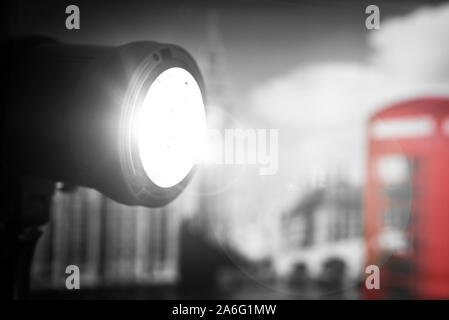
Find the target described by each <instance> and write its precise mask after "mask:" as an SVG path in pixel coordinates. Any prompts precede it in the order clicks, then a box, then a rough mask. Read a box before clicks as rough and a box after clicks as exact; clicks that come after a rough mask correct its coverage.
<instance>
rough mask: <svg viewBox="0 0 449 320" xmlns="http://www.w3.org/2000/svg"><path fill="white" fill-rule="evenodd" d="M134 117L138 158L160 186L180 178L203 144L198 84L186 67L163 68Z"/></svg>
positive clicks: (166, 185)
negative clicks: (136, 116)
mask: <svg viewBox="0 0 449 320" xmlns="http://www.w3.org/2000/svg"><path fill="white" fill-rule="evenodd" d="M136 120H137V132H136V133H137V145H138V150H139V156H140V160H141V162H142V166H143V168H144V170H145V173H146V174H147V175H148V177H149V178H150V180H151V181H152V182H153V183H155V184H156V185H157V186H159V187H162V188H169V187H173V186H175V185H176V184H178V183H179V182H181V181H182V180H183V179H184V178H185V177H186V176H187V175H188V174H189V172H190V170H191V169H192V168H193V166H194V164H195V162H196V161H197V158H198V156H199V155H200V152H201V147H202V146H203V141H204V134H205V130H206V114H205V109H204V103H203V98H202V94H201V90H200V87H199V85H198V83H197V82H196V80H195V78H194V77H193V76H192V75H191V74H190V73H189V72H188V71H186V70H185V69H182V68H170V69H167V70H165V71H163V72H162V73H161V74H160V75H159V76H158V77H157V78H156V79H155V81H154V82H153V83H152V84H151V86H150V88H149V90H148V92H147V94H146V96H145V98H144V101H143V105H142V107H141V109H140V112H139V114H138V118H137V119H136Z"/></svg>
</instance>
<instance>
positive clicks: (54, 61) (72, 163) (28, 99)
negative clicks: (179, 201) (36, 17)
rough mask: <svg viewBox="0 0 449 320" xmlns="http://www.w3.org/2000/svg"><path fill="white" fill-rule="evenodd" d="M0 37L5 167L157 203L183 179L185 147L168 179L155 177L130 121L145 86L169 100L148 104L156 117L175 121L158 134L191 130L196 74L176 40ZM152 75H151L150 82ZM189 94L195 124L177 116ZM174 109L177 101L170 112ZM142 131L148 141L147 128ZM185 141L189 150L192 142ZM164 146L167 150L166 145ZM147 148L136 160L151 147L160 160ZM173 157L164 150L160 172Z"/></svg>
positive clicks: (198, 101) (130, 200) (200, 92)
mask: <svg viewBox="0 0 449 320" xmlns="http://www.w3.org/2000/svg"><path fill="white" fill-rule="evenodd" d="M9 46H10V47H11V46H12V47H14V48H15V49H14V50H13V51H12V52H13V54H12V55H11V56H10V58H9V62H8V69H9V79H8V81H7V83H8V88H7V92H8V97H7V101H8V102H7V104H6V106H5V108H4V124H3V129H4V132H3V143H4V151H5V152H4V159H5V161H6V165H7V166H8V167H10V168H11V169H14V170H16V171H17V172H19V173H20V174H27V175H32V176H38V177H41V178H45V179H48V180H52V181H62V182H67V183H71V184H76V185H81V186H87V187H91V188H95V189H97V190H99V191H100V192H102V193H104V194H106V195H107V196H109V197H110V198H112V199H114V200H116V201H118V202H121V203H124V204H128V205H143V206H149V207H158V206H163V205H165V204H167V203H168V202H170V201H171V200H172V199H174V198H175V197H176V196H177V195H178V194H179V193H180V192H181V191H182V190H183V189H184V188H185V186H186V184H187V183H188V181H189V179H190V177H191V175H192V172H193V171H194V167H195V165H194V163H192V157H191V156H190V157H189V158H188V159H187V160H186V161H188V162H189V163H187V164H186V165H185V166H183V167H182V169H181V170H179V172H178V173H177V177H176V179H177V180H176V179H174V180H173V179H172V180H170V181H168V180H167V181H168V182H167V183H166V182H163V183H161V182H160V181H163V180H161V179H159V178H158V179H159V182H158V180H157V179H156V176H154V175H153V176H152V174H151V173H150V174H149V171H148V169H147V168H146V166H145V163H143V161H142V159H143V156H144V155H143V153H142V152H141V151H142V150H141V149H142V147H141V144H142V142H139V141H141V140H139V141H137V139H136V131H135V130H134V128H133V126H135V124H136V123H137V122H138V121H142V119H140V118H141V117H142V112H143V111H142V109H143V105H145V104H147V103H150V102H151V101H156V100H155V99H156V98H154V99H152V98H151V97H150V98H147V95H148V94H149V92H150V91H151V92H153V91H154V92H156V93H154V94H155V95H157V97H158V98H157V99H162V98H163V97H168V98H169V100H170V101H169V102H167V103H165V102H162V103H161V104H162V106H161V107H160V108H159V109H158V110H162V112H164V114H163V115H162V116H161V119H167V121H171V122H173V123H172V128H173V126H179V127H180V130H183V131H181V132H179V133H177V135H173V136H172V135H171V134H170V132H168V131H167V132H165V131H164V137H165V139H166V140H167V139H175V140H176V139H177V138H179V137H182V136H186V135H187V136H189V134H190V132H191V131H192V130H193V131H195V133H194V135H193V136H192V137H193V138H192V139H193V140H195V139H200V138H201V137H200V135H201V130H203V128H202V127H201V126H202V125H203V122H204V126H205V118H204V116H205V115H204V103H203V98H202V97H204V96H205V92H204V84H203V80H202V77H201V74H200V71H199V69H198V67H197V65H196V63H195V61H194V60H193V58H192V57H191V56H190V55H189V54H188V53H187V52H186V51H185V50H184V49H182V48H180V47H178V46H174V45H168V44H162V43H157V42H136V43H131V44H127V45H124V46H119V47H105V46H86V45H70V44H63V43H59V42H56V41H53V40H49V39H44V38H27V39H16V40H15V41H14V42H10V44H9ZM175 74H181V77H179V79H178V78H177V75H175ZM164 79H168V80H167V81H172V80H173V81H176V86H175V87H173V90H171V89H170V87H169V88H168V89H167V88H166V87H165V89H157V86H159V87H160V88H162V87H161V86H162V85H163V84H161V82H162V81H164ZM170 79H172V80H170ZM154 83H158V84H157V85H155V86H154V87H153V85H154ZM184 86H185V87H184ZM152 88H153V89H152ZM157 90H159V91H157ZM180 91H181V92H180ZM189 92H191V93H193V95H191V96H190V95H189V94H188V93H189ZM192 97H193V98H192ZM189 99H193V100H194V101H193V100H192V101H191V100H189ZM148 101H150V102H148ZM189 103H190V104H191V105H192V109H193V111H194V112H195V121H196V120H198V121H197V122H196V123H197V124H199V125H196V124H195V125H194V124H188V125H184V124H185V121H189V120H188V119H185V116H186V114H187V113H186V112H190V110H186V109H183V108H185V106H184V104H185V105H189ZM167 108H168V109H170V110H168V111H167V112H165V109H167ZM175 109H176V110H181V111H180V116H178V117H177V118H176V115H174V113H175V112H176V111H174V110H175ZM139 117H140V118H139ZM203 118H204V119H203ZM139 123H140V122H139ZM152 123H153V124H154V125H158V123H157V122H154V121H153V122H152ZM159 125H160V128H161V129H162V130H170V129H165V128H166V127H165V126H164V124H163V123H160V124H159ZM140 126H141V127H142V125H141V124H140ZM143 126H145V124H144V125H143ZM139 132H140V131H139ZM156 136H158V134H157V133H156ZM162 136H163V135H162V134H161V139H162ZM158 138H159V137H156V139H158ZM151 139H152V140H151V141H153V142H154V141H156V140H154V139H155V137H154V136H153V137H151ZM175 142H176V141H175ZM178 142H179V143H178V147H180V148H188V147H189V146H188V145H186V143H185V141H184V142H183V141H178ZM181 142H183V143H181ZM194 142H195V143H194V146H193V147H194V148H195V150H194V151H195V152H196V148H197V147H198V145H199V144H198V141H194ZM139 143H140V144H139ZM156 143H157V141H156ZM161 143H166V141H163V142H161ZM187 144H188V143H187ZM139 148H140V149H139ZM161 148H165V147H164V145H163V146H161ZM185 150H187V149H182V150H181V151H185ZM165 151H167V154H168V153H170V152H171V149H170V146H167V150H165V149H164V152H165ZM151 152H152V150H150V152H149V153H148V152H147V154H146V155H145V157H146V160H145V161H147V162H148V161H149V160H148V159H150V160H151V156H152V155H153V156H154V158H155V159H158V160H157V161H158V163H159V166H161V165H164V161H165V159H166V158H164V157H162V158H160V157H159V158H158V154H156V153H151ZM179 154H181V156H182V152H180V153H179ZM178 158H179V157H176V154H173V155H171V158H170V157H167V159H169V160H167V161H166V162H167V163H166V166H167V168H166V169H165V170H167V173H170V172H172V171H170V170H174V169H176V168H174V166H176V163H178V162H177V161H178V160H179V161H182V159H178ZM155 161H156V160H155ZM171 165H172V168H171V167H170V166H171ZM155 170H157V167H156V169H155ZM173 172H174V171H173Z"/></svg>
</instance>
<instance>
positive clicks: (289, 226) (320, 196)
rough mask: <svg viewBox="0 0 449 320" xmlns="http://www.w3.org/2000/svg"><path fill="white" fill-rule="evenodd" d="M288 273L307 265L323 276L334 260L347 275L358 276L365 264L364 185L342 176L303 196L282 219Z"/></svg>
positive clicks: (284, 262) (306, 269)
mask: <svg viewBox="0 0 449 320" xmlns="http://www.w3.org/2000/svg"><path fill="white" fill-rule="evenodd" d="M281 229H282V231H281V234H283V242H284V245H283V253H282V254H281V255H280V258H281V260H282V261H279V262H278V263H280V264H282V265H283V266H284V267H283V268H282V269H284V272H286V273H287V274H288V273H289V272H294V271H295V269H297V268H298V266H300V265H301V266H302V267H303V268H304V272H305V273H306V274H307V276H308V277H311V278H319V277H321V276H322V275H323V272H324V271H325V270H324V268H325V265H326V263H327V262H328V261H330V260H332V259H336V260H339V261H341V262H342V263H343V265H344V266H345V267H344V268H345V270H346V272H347V274H346V275H345V276H347V277H349V278H352V279H356V278H358V277H359V276H360V274H361V270H362V264H363V227H362V208H361V188H360V187H356V186H353V185H350V184H349V183H348V182H345V181H344V180H341V179H336V180H334V181H329V182H328V183H326V185H325V186H324V187H322V188H316V189H312V190H310V191H309V192H306V193H305V195H304V196H303V197H301V198H300V200H299V202H298V203H297V205H296V206H294V207H293V209H292V210H290V211H288V212H286V213H285V214H284V216H283V218H282V223H281Z"/></svg>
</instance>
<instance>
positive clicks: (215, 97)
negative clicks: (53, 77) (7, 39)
mask: <svg viewBox="0 0 449 320" xmlns="http://www.w3.org/2000/svg"><path fill="white" fill-rule="evenodd" d="M367 5H368V3H366V4H364V3H363V4H362V3H360V2H358V1H342V2H338V4H337V3H335V2H331V1H323V2H319V3H315V2H314V1H304V2H298V3H296V2H291V1H280V2H274V1H261V2H260V3H259V2H255V1H230V2H229V3H224V2H223V3H221V2H217V1H212V2H202V1H198V2H196V1H193V2H192V3H191V4H190V2H189V3H180V2H176V1H174V2H172V1H169V2H168V3H167V4H165V5H162V4H152V3H151V2H149V3H146V2H136V3H135V4H130V6H129V7H127V8H126V9H123V8H122V7H121V4H119V3H118V2H117V3H115V2H111V3H110V4H109V3H108V4H107V5H105V3H102V2H98V3H97V4H90V3H88V2H84V1H80V3H79V6H80V8H81V10H82V11H81V12H82V14H83V18H82V19H83V20H82V21H83V24H82V28H81V30H79V32H77V33H69V34H67V33H66V32H65V30H62V29H61V28H59V26H58V25H57V23H56V22H53V20H54V19H53V18H54V17H55V15H56V12H57V10H56V9H54V10H53V9H51V8H52V7H50V5H49V4H46V3H45V2H43V4H42V5H37V4H34V3H31V2H29V3H26V4H24V7H23V11H22V14H23V15H22V20H21V21H19V22H18V23H17V31H18V32H26V31H27V30H30V29H31V30H34V31H36V32H42V33H45V34H49V35H51V36H55V37H57V38H62V39H64V40H65V41H71V42H81V43H96V44H111V45H117V44H121V43H124V42H129V41H136V40H142V39H154V40H160V41H164V42H169V43H178V44H180V45H182V46H183V47H185V48H186V49H188V50H189V51H190V52H191V53H192V54H193V56H194V57H195V59H196V60H197V61H198V63H199V67H200V69H201V70H202V73H203V76H204V78H205V83H206V88H207V94H208V98H207V117H208V125H209V127H210V128H212V129H216V130H218V131H219V132H224V131H225V130H226V129H242V130H246V129H264V130H270V129H274V130H276V132H277V133H278V141H277V144H276V145H275V144H271V146H270V145H269V146H268V149H266V151H268V150H270V149H269V148H270V147H271V148H276V150H274V149H271V150H270V151H272V152H274V151H275V152H274V153H273V156H275V158H270V160H272V161H276V164H277V166H276V167H277V170H276V171H275V172H274V173H273V174H270V175H261V174H260V163H227V162H226V161H221V162H220V163H217V162H214V161H213V160H211V159H216V157H217V156H218V157H221V156H223V155H222V153H221V152H223V150H220V148H221V147H222V146H221V145H217V143H216V140H214V139H209V140H207V141H206V146H205V151H204V155H203V158H202V159H201V160H200V161H199V168H198V170H197V172H196V174H195V176H194V178H193V180H192V181H191V183H190V185H189V186H188V187H187V189H186V190H185V191H184V192H183V193H182V194H181V195H180V196H179V197H178V198H177V199H176V200H175V201H174V202H172V203H171V204H169V205H168V206H167V207H164V208H159V209H149V208H143V207H128V206H125V205H121V204H118V203H116V202H114V201H112V200H110V199H108V198H106V197H105V196H104V195H102V194H100V193H98V192H97V191H94V190H91V189H86V188H74V187H72V186H67V185H64V184H63V183H59V184H58V185H57V191H56V194H55V196H54V198H53V200H52V211H51V221H50V223H49V224H48V225H46V226H45V227H44V228H43V231H44V233H43V236H42V238H41V239H40V241H39V244H38V247H37V250H36V253H35V257H34V262H33V269H32V279H31V280H32V281H31V286H32V292H31V298H34V299H46V298H63V299H64V298H67V299H92V298H95V299H104V298H105V299H107V298H121V299H172V298H174V299H178V298H180V299H181V298H225V299H226V298H230V299H360V298H370V297H371V296H370V295H369V294H368V295H367V294H366V293H364V281H365V278H366V273H365V266H366V265H367V264H379V265H383V263H384V262H385V261H387V260H388V259H390V260H388V261H389V263H390V264H389V265H388V266H389V267H386V268H389V270H392V269H391V268H393V269H394V266H393V267H391V264H394V263H396V266H397V265H399V269H400V271H399V272H398V273H399V274H402V275H403V274H407V272H412V271H407V270H409V269H410V270H412V269H413V268H416V270H421V271H416V272H417V274H419V276H416V277H415V276H410V275H409V276H408V277H409V278H407V280H406V282H407V283H408V286H412V287H413V286H414V285H413V284H416V287H419V288H421V289H416V288H414V289H410V288H409V289H407V290H403V291H401V290H399V289H400V288H399V289H398V290H397V291H395V292H399V293H398V294H397V295H393V294H391V295H390V294H388V295H387V296H388V297H399V298H403V297H412V298H413V297H427V296H426V294H428V296H429V297H444V296H445V295H446V294H447V296H446V297H447V298H449V271H448V270H449V269H446V266H448V263H447V262H449V256H448V257H445V258H441V260H438V261H437V260H432V261H433V262H432V266H434V265H436V264H438V265H441V266H442V267H441V268H437V267H435V268H433V267H431V266H430V262H429V264H428V261H430V260H427V259H431V258H429V256H435V254H433V253H434V252H437V251H432V250H443V251H444V250H446V251H447V249H448V248H449V247H448V246H449V240H448V239H447V237H446V236H445V235H444V234H443V232H442V231H441V230H442V229H439V227H438V226H440V227H441V228H446V229H447V227H449V220H448V219H447V218H444V217H443V215H444V213H447V210H449V208H448V207H447V206H446V202H445V201H446V200H441V199H444V198H445V197H444V193H445V194H447V193H448V192H449V191H448V190H449V186H445V185H444V183H445V182H444V181H449V179H448V180H444V179H446V177H447V176H448V169H446V165H445V164H444V161H447V156H448V154H449V152H448V151H445V149H444V146H445V145H446V144H447V141H443V140H442V139H443V138H442V137H441V136H438V137H436V136H432V137H433V139H434V140H431V141H436V140H438V141H439V142H438V144H437V143H436V142H435V144H432V143H434V142H424V143H422V142H416V143H415V142H414V140H410V139H412V138H416V137H417V136H418V135H420V134H421V135H422V132H423V131H422V130H423V129H422V126H421V125H419V124H418V125H417V126H413V125H411V126H409V127H407V128H406V130H405V134H404V133H403V132H402V131H401V130H402V128H403V126H402V125H401V124H399V125H397V126H395V125H393V129H388V128H387V129H386V131H387V135H388V134H391V132H393V133H395V132H399V136H398V137H399V138H398V137H396V138H397V139H396V138H394V139H393V140H394V142H392V145H394V146H393V147H392V146H390V145H387V144H382V143H380V144H379V145H378V144H377V142H378V141H379V140H376V139H377V138H376V137H377V136H376V137H375V136H373V135H372V127H371V126H372V125H373V126H374V125H375V123H374V122H375V121H376V120H378V119H380V120H385V121H387V120H388V119H387V118H388V117H390V116H391V117H393V118H394V117H397V116H398V115H400V114H406V113H407V112H408V111H398V112H396V111H395V110H396V109H394V110H392V111H391V113H388V112H387V113H385V114H382V110H384V109H387V108H388V107H390V106H392V105H394V104H396V103H399V102H403V101H412V99H417V98H423V97H424V98H425V97H428V98H432V97H448V96H449V55H448V53H449V42H448V41H447V39H449V4H448V3H445V2H444V1H431V2H430V3H429V4H426V5H424V4H422V3H421V2H419V1H405V0H404V1H398V2H394V3H392V2H388V1H378V3H376V5H378V6H379V7H380V12H381V20H380V21H381V25H380V29H379V30H367V29H366V27H365V19H366V17H367V14H366V13H365V8H366V6H367ZM41 11H42V14H45V15H48V18H49V19H48V20H46V22H45V23H43V22H39V21H38V20H36V18H33V17H34V16H35V15H36V12H41ZM61 12H62V11H61ZM432 101H433V100H432ZM432 101H431V102H429V104H427V103H426V102H425V101H424V102H422V101H421V102H420V106H419V107H415V105H413V106H412V107H410V108H411V109H413V110H412V112H411V113H410V114H411V116H416V115H417V114H418V115H423V114H424V112H425V111H427V110H429V111H432V112H434V113H432V115H438V117H440V116H441V119H443V120H441V123H443V122H444V119H446V118H445V114H446V112H447V109H448V107H447V104H444V103H440V104H441V107H440V106H439V105H440V104H439V102H438V103H434V102H432ZM434 104H437V105H438V106H437V107H435V108H434V107H433V105H434ZM428 105H431V107H428ZM443 105H444V106H443ZM401 108H402V109H401V110H406V109H407V106H405V107H401ZM415 109H416V110H415ZM418 109H419V110H421V109H422V110H424V111H422V112H421V111H419V110H418ZM398 110H399V109H398ZM417 110H418V111H417ZM435 110H437V111H435ZM401 112H402V113H401ZM420 112H421V113H420ZM376 115H377V116H378V117H379V118H376V117H375V116H376ZM448 116H449V113H448ZM373 117H374V118H373ZM435 117H437V116H435ZM435 119H436V118H435ZM438 119H440V118H438ZM435 121H437V120H435ZM439 121H440V120H438V121H437V123H438V124H437V125H435V126H434V127H432V128H439V125H440V124H441V123H440V122H439ZM387 122H388V121H387ZM382 126H383V125H382ZM447 128H449V126H448V127H447ZM373 130H374V129H373ZM382 130H383V129H382ZM382 130H381V131H382ZM388 130H390V131H388ZM391 130H392V131H391ZM398 130H399V131H398ZM435 130H436V129H435ZM424 131H425V130H424ZM267 132H269V131H267ZM376 132H377V131H376ZM447 132H449V130H448V131H447ZM382 134H383V133H380V135H382ZM432 134H433V133H432ZM429 135H430V133H429ZM389 137H390V136H389ZM266 138H267V141H269V139H268V137H266ZM446 138H447V137H446ZM247 139H251V137H250V136H248V137H247ZM395 139H396V140H395ZM401 139H402V140H401ZM404 139H405V140H407V139H409V140H407V141H408V142H406V143H403V141H404ZM410 141H411V142H410ZM426 141H427V140H426ZM429 141H430V140H429ZM426 145H427V146H434V147H432V148H431V149H430V150H427V149H425V146H426ZM443 149H444V151H443ZM435 150H440V151H438V152H436V151H435ZM435 152H436V153H435ZM421 153H422V154H424V153H425V154H426V156H425V157H424V156H423V157H422V159H421V158H420V159H421V160H419V161H421V162H420V163H421V166H420V167H419V169H418V164H417V163H418V162H419V161H418V160H416V159H417V158H419V157H420V155H421ZM217 154H218V155H217ZM429 154H430V155H429ZM392 155H393V157H391V156H392ZM384 156H385V159H386V160H385V162H384V161H383V160H378V159H383V157H384ZM394 156H396V157H394ZM248 157H250V154H248ZM435 157H438V159H441V160H440V161H439V162H438V163H436V164H432V165H429V163H430V162H426V161H430V160H429V159H433V158H435ZM398 159H399V160H398ZM401 159H402V160H401ZM423 159H424V160H423ZM378 162H379V163H382V164H379V165H378ZM426 163H427V164H426ZM267 165H268V164H267ZM374 166H379V172H378V171H376V172H378V173H379V175H380V178H379V179H380V180H381V181H380V182H378V181H377V178H376V177H377V176H376V175H377V173H373V172H374V171H375V170H378V169H375V170H374V169H373V168H374ZM376 168H377V167H376ZM429 168H430V169H429ZM373 170H374V171H373ZM420 170H421V171H420ZM426 170H427V171H426ZM432 170H433V171H432ZM416 172H419V174H418V173H416ZM438 172H439V174H440V177H438ZM427 173H428V175H429V177H430V176H431V177H433V178H434V179H437V180H429V179H431V178H428V176H427ZM421 174H422V175H421ZM433 178H432V179H433ZM423 181H425V182H423ZM429 181H431V182H429ZM418 184H419V185H420V186H421V187H420V188H415V186H416V185H418ZM436 185H441V186H442V187H441V188H440V189H438V190H440V191H435V192H434V191H433V190H434V189H433V188H434V187H431V186H436ZM379 190H380V191H379ZM426 190H428V193H429V194H432V195H431V196H427V193H426ZM431 191H432V192H431ZM438 192H440V193H441V194H440V193H438ZM374 194H375V195H374ZM437 194H438V195H439V196H440V198H432V197H433V196H435V197H436V196H437ZM420 197H421V198H420ZM446 198H448V199H449V197H446ZM419 199H425V200H423V203H424V204H421V202H419V204H418V202H417V201H418V200H419ZM392 203H394V205H392ZM397 203H400V205H397ZM428 203H439V205H435V206H433V207H432V206H431V205H429V206H427V205H428ZM387 204H388V206H390V205H391V208H393V209H391V208H390V207H388V208H387V209H386V206H387ZM395 205H396V206H395ZM416 212H419V215H418V214H417V213H416ZM437 212H438V213H439V214H438V215H437V214H436V213H437ZM430 213H434V214H435V216H436V218H435V220H430V219H429V220H426V219H424V218H423V217H424V215H426V216H430ZM411 216H413V217H415V216H416V217H420V218H419V219H418V218H417V219H415V218H413V219H414V220H413V221H414V222H416V221H415V220H420V221H421V224H416V225H415V224H414V225H413V226H412V227H410V226H411V225H409V224H408V222H409V221H411V219H412V218H410V217H411ZM376 219H378V220H376ZM379 225H382V226H384V227H385V228H384V227H380V226H379ZM417 225H420V226H422V228H424V229H425V231H416V232H415V231H413V230H424V229H419V228H421V227H415V226H417ZM430 226H432V227H430ZM407 228H409V229H407ZM410 228H412V229H410ZM413 228H415V229H413ZM439 232H440V233H439ZM431 234H433V235H438V236H435V237H436V239H433V240H427V239H430V237H431V236H430V235H431ZM440 234H441V236H440ZM410 235H411V236H410ZM380 237H381V238H382V239H383V240H382V241H383V242H382V246H383V247H382V248H388V250H387V251H382V250H383V249H382V250H381V249H380V245H378V244H376V245H373V244H372V242H370V241H371V240H372V239H374V238H375V239H376V240H375V241H378V240H379V239H378V238H380ZM404 239H408V240H407V241H410V243H408V242H407V243H408V245H407V246H408V247H412V245H411V242H412V241H414V242H416V243H421V246H419V249H416V250H418V251H417V252H419V255H417V256H415V257H414V258H406V259H405V258H404V255H405V254H406V253H404V252H405V251H404V245H403V244H404V241H406V240H404ZM410 239H412V240H410ZM417 239H419V241H421V242H419V241H418V240H417ZM376 243H377V242H376ZM438 243H439V244H440V245H439V246H438ZM446 245H448V246H446ZM435 248H437V249H435ZM385 250H386V249H385ZM419 250H421V251H419ZM385 252H386V253H385ZM407 252H408V251H407ZM432 252H433V253H432ZM438 252H440V251H438ZM407 254H408V253H407ZM380 256H382V257H380ZM436 256H438V254H436ZM385 257H386V258H385ZM417 257H418V258H417ZM440 257H441V255H440ZM382 259H384V260H382ZM407 259H408V260H407ZM380 261H381V262H380ZM404 261H405V262H404ZM407 261H408V262H407ZM410 261H412V262H413V263H411V262H410ZM68 265H76V266H78V267H79V270H80V276H81V278H80V284H81V289H80V290H67V289H66V287H65V280H66V277H67V274H66V272H65V271H66V267H67V266H68ZM412 265H413V266H412ZM411 266H412V267H411ZM395 270H396V269H395ZM404 270H405V271H404ZM413 270H415V269H413ZM396 271H397V270H396ZM396 271H395V272H396ZM382 272H383V271H382V268H381V275H382V274H383V273H382ZM385 272H387V271H385ZM419 272H422V273H419ZM385 274H387V273H385ZM382 281H386V280H385V279H383V280H382ZM421 281H422V282H421ZM432 281H433V282H432ZM431 282H432V283H433V284H432V285H429V287H427V284H429V283H431ZM423 283H424V284H423ZM383 285H384V282H382V286H383ZM398 286H399V287H401V286H400V285H398ZM422 288H427V289H422ZM429 288H430V289H429ZM406 291H407V292H406ZM410 292H412V293H413V294H410ZM417 292H419V293H417ZM387 296H385V297H387Z"/></svg>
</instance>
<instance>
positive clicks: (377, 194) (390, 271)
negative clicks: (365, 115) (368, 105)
mask: <svg viewBox="0 0 449 320" xmlns="http://www.w3.org/2000/svg"><path fill="white" fill-rule="evenodd" d="M366 170H367V176H366V185H365V190H364V232H365V247H366V259H365V263H366V265H377V266H378V267H379V268H380V289H379V290H376V289H371V290H368V289H366V288H365V286H364V291H363V292H364V297H365V298H381V299H389V298H415V299H420V298H422V299H428V298H449V98H440V97H438V98H437V97H429V98H419V99H414V100H409V101H405V102H400V103H397V104H394V105H392V106H390V107H387V108H385V109H383V110H381V111H379V112H377V113H376V114H374V115H373V116H372V117H371V118H370V120H369V126H368V157H367V168H366ZM365 276H368V275H365Z"/></svg>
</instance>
